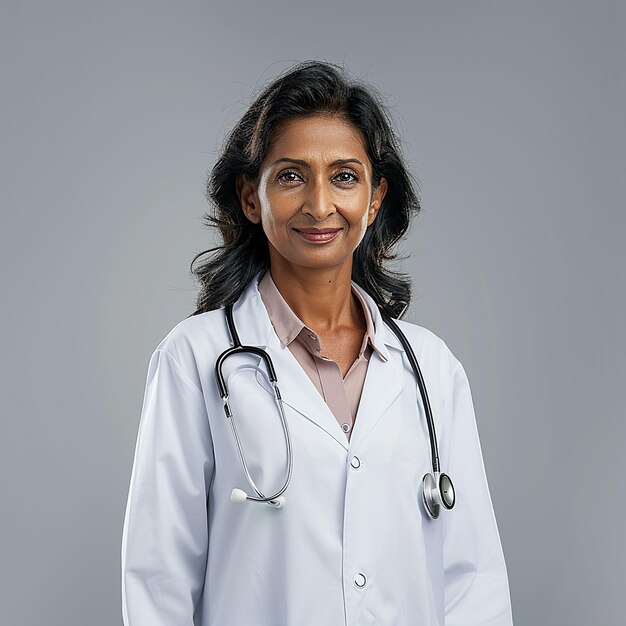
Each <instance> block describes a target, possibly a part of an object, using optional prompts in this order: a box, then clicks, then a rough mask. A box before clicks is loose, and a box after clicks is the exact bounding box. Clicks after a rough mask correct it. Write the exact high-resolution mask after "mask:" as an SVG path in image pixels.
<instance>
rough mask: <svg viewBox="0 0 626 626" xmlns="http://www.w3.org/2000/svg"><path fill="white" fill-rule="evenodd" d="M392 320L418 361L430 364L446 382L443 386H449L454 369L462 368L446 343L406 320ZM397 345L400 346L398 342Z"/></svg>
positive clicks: (430, 331) (423, 327) (425, 329)
mask: <svg viewBox="0 0 626 626" xmlns="http://www.w3.org/2000/svg"><path fill="white" fill-rule="evenodd" d="M392 319H393V321H394V322H395V323H396V324H397V325H398V327H399V328H400V330H401V331H402V332H403V333H404V335H405V336H406V338H407V339H408V341H409V343H410V344H411V348H413V351H414V352H415V354H416V357H417V358H418V361H419V360H422V361H426V362H429V363H432V364H433V366H434V368H435V369H437V370H438V371H439V375H440V378H441V380H442V382H444V381H447V382H445V383H444V384H446V385H447V386H449V385H451V379H452V377H453V376H454V374H455V371H456V369H457V368H458V367H462V366H461V363H460V361H459V360H458V359H457V357H456V356H455V354H454V353H453V352H452V350H451V349H450V347H449V346H448V343H447V342H446V341H445V340H444V339H443V338H442V337H441V336H439V335H437V334H436V333H434V332H433V331H432V330H430V329H429V328H426V327H425V326H421V325H420V324H415V323H413V322H409V321H406V320H401V319H396V318H392ZM389 332H390V333H393V331H392V330H391V329H389ZM397 345H398V346H400V345H401V344H400V342H399V340H398V344H397Z"/></svg>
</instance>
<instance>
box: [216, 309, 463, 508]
mask: <svg viewBox="0 0 626 626" xmlns="http://www.w3.org/2000/svg"><path fill="white" fill-rule="evenodd" d="M225 313H226V321H227V323H228V328H229V331H230V334H231V337H232V340H233V343H234V344H235V345H234V346H232V347H230V348H227V349H226V350H224V352H222V353H221V354H220V355H219V356H218V358H217V360H216V363H215V375H216V379H217V386H218V390H219V394H220V396H221V398H222V400H223V402H224V412H225V414H226V417H227V418H228V419H229V421H230V423H231V427H232V430H233V435H234V438H235V442H236V445H237V449H238V451H239V457H240V459H241V464H242V466H243V470H244V473H245V476H246V479H247V480H248V483H249V484H250V486H251V487H252V488H253V489H254V491H255V492H256V493H257V496H256V497H255V496H251V495H248V494H247V493H245V492H244V491H242V490H240V489H233V492H232V494H231V500H233V501H234V502H243V501H245V500H253V501H256V502H267V503H269V504H271V505H272V506H274V507H276V508H281V507H282V506H284V504H285V497H284V496H283V495H282V494H283V493H284V492H285V490H286V489H287V487H288V485H289V482H290V481H291V474H292V465H293V451H292V446H291V437H290V434H289V427H288V425H287V419H286V417H285V412H284V407H283V401H282V397H281V395H280V390H279V388H278V378H277V376H276V371H275V369H274V365H273V363H272V359H271V358H270V356H269V354H268V353H267V352H266V351H265V350H264V349H263V348H260V347H257V346H244V345H242V344H241V340H240V338H239V334H238V333H237V329H236V328H235V321H234V319H233V304H232V303H231V304H228V305H226V306H225ZM380 313H381V316H382V318H383V321H384V322H385V323H386V324H387V325H388V326H389V327H390V328H391V330H392V331H393V332H394V334H395V335H396V336H397V337H398V339H399V341H400V343H401V344H402V346H403V347H404V349H405V351H406V354H407V358H408V360H409V364H410V366H411V369H412V370H413V373H414V374H415V377H416V379H417V385H418V387H419V391H420V396H421V398H422V404H423V407H424V413H425V415H426V424H427V427H428V439H429V442H430V452H431V465H432V474H431V473H427V474H425V475H424V477H423V480H422V499H423V503H424V506H425V508H426V511H427V513H428V515H429V516H430V517H431V518H433V519H435V518H437V517H439V510H440V507H441V506H443V507H444V508H445V509H448V510H450V509H451V508H452V507H453V506H454V503H455V500H456V498H455V490H454V485H453V484H452V480H451V479H450V477H449V476H448V475H447V474H443V473H441V472H440V468H439V448H438V445H437V436H436V433H435V424H434V420H433V415H432V410H431V407H430V401H429V398H428V392H427V390H426V384H425V383H424V377H423V376H422V370H421V368H420V366H419V363H418V362H417V358H416V357H415V353H414V352H413V348H412V347H411V344H410V343H409V342H408V340H407V338H406V337H405V335H404V333H403V332H402V330H401V329H400V327H399V326H398V325H397V324H396V322H395V321H394V320H393V319H392V318H391V316H390V315H388V314H387V313H386V312H385V311H383V310H382V309H380ZM244 352H247V353H252V354H256V355H258V356H260V357H261V358H262V359H263V361H264V362H265V365H266V367H267V371H268V375H269V379H270V382H271V383H272V387H273V389H274V398H275V401H276V404H277V406H278V410H279V413H280V419H281V424H282V428H283V434H284V437H285V442H286V445H287V477H286V479H285V482H284V484H283V486H282V487H281V489H279V490H278V491H277V492H276V493H275V494H273V495H271V496H265V495H264V494H263V493H262V492H261V490H260V489H259V488H258V487H257V485H256V483H255V482H254V480H253V478H252V476H251V475H250V471H249V469H248V464H247V462H246V457H245V454H244V451H243V447H242V445H241V440H240V437H239V433H238V432H237V425H236V420H235V417H234V415H233V412H232V411H231V409H230V405H229V402H228V388H227V385H226V381H225V380H224V376H223V373H222V366H223V363H224V361H225V360H226V359H227V358H228V357H229V356H231V355H233V354H239V353H244Z"/></svg>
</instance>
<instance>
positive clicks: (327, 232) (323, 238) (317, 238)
mask: <svg viewBox="0 0 626 626" xmlns="http://www.w3.org/2000/svg"><path fill="white" fill-rule="evenodd" d="M294 230H295V231H296V232H297V233H298V235H300V237H302V239H304V240H305V241H309V242H312V243H326V242H328V241H332V240H333V239H334V238H335V237H336V236H337V234H338V233H339V231H340V230H341V228H302V229H298V228H294Z"/></svg>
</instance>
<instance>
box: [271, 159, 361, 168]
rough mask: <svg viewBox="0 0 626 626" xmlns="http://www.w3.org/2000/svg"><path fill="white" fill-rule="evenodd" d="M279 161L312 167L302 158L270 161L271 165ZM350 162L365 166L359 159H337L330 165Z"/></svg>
mask: <svg viewBox="0 0 626 626" xmlns="http://www.w3.org/2000/svg"><path fill="white" fill-rule="evenodd" d="M278 163H297V164H298V165H302V166H303V167H311V166H310V165H309V164H308V163H307V162H306V161H303V160H302V159H291V158H289V157H283V158H282V159H277V160H276V161H274V162H273V163H270V167H274V165H278ZM348 163H358V164H359V165H360V166H361V167H363V168H364V167H365V165H363V163H361V161H359V160H358V159H336V160H335V161H333V162H332V163H330V164H329V167H334V166H335V165H346V164H348Z"/></svg>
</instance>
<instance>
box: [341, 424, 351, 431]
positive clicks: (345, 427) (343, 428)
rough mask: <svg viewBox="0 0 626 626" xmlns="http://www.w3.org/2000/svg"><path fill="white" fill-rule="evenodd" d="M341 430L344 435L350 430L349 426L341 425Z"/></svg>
mask: <svg viewBox="0 0 626 626" xmlns="http://www.w3.org/2000/svg"><path fill="white" fill-rule="evenodd" d="M341 429H342V430H343V432H344V433H347V432H348V431H349V430H350V424H342V425H341Z"/></svg>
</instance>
